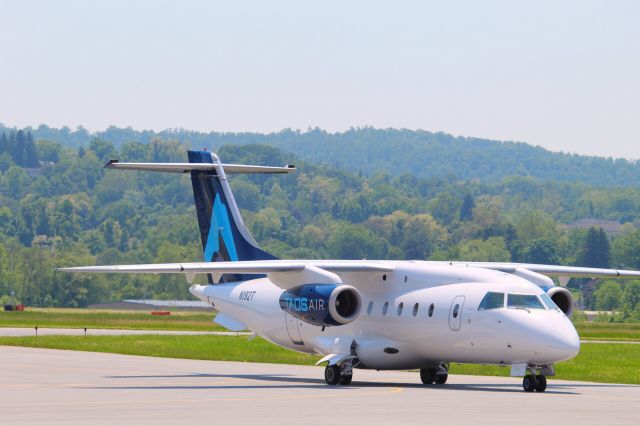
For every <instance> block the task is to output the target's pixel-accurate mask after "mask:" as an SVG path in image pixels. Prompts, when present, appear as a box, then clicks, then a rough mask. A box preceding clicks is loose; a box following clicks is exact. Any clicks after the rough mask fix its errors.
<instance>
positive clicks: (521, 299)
mask: <svg viewBox="0 0 640 426" xmlns="http://www.w3.org/2000/svg"><path fill="white" fill-rule="evenodd" d="M507 308H525V309H544V305H542V302H540V299H538V296H535V295H533V294H508V295H507Z"/></svg>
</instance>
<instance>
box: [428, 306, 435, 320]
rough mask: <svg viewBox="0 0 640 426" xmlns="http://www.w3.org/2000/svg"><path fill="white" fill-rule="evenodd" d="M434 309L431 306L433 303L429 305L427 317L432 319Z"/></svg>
mask: <svg viewBox="0 0 640 426" xmlns="http://www.w3.org/2000/svg"><path fill="white" fill-rule="evenodd" d="M434 308H435V306H433V303H432V304H430V305H429V316H430V317H432V316H433V309H434Z"/></svg>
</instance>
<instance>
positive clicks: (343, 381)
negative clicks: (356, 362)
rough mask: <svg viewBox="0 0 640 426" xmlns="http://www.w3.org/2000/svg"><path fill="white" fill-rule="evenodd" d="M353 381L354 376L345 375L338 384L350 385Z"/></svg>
mask: <svg viewBox="0 0 640 426" xmlns="http://www.w3.org/2000/svg"><path fill="white" fill-rule="evenodd" d="M352 379H353V374H344V375H341V376H340V379H339V380H338V383H340V384H341V385H350V384H351V380H352Z"/></svg>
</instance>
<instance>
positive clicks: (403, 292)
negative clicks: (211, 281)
mask: <svg viewBox="0 0 640 426" xmlns="http://www.w3.org/2000/svg"><path fill="white" fill-rule="evenodd" d="M388 263H390V264H392V265H393V267H394V270H393V272H392V273H372V274H370V275H368V276H366V279H364V280H363V277H362V275H357V274H353V276H352V277H351V278H352V279H353V280H359V281H358V282H355V281H350V277H349V275H348V274H345V275H344V276H343V282H344V283H345V284H352V285H354V286H356V287H357V288H358V289H359V291H360V293H361V297H362V300H361V310H360V312H359V315H358V317H357V318H356V319H355V320H354V321H352V322H350V323H348V324H344V325H340V326H333V327H319V326H317V325H312V324H308V323H306V322H304V321H302V320H300V319H298V318H296V317H294V316H292V315H291V314H289V313H287V312H285V311H284V310H283V309H282V308H281V306H280V304H279V299H280V296H281V294H282V289H281V288H280V287H278V286H276V285H274V284H273V283H272V282H271V281H270V280H269V279H268V278H258V279H254V280H249V281H243V282H235V283H225V284H216V285H207V286H197V285H196V286H193V287H192V288H191V291H192V293H193V294H194V295H196V296H198V297H199V298H200V299H202V300H205V301H206V302H207V303H210V304H212V306H214V307H215V309H217V310H218V311H220V312H221V313H223V314H225V315H228V316H230V317H232V318H233V319H235V320H236V321H238V322H240V323H242V324H243V325H245V326H246V327H247V328H248V329H249V330H251V331H253V332H255V333H257V334H258V335H259V336H261V337H263V338H265V339H267V340H269V341H271V342H273V343H275V344H278V345H280V346H283V347H286V348H289V349H293V350H296V351H300V352H306V353H314V354H320V355H328V354H340V353H342V354H344V353H346V354H349V353H352V354H355V355H356V356H357V358H358V361H359V363H360V365H359V366H360V367H364V368H373V369H380V370H382V369H411V368H421V367H423V366H425V365H430V364H433V363H437V362H459V363H486V364H497V365H512V364H519V363H529V364H536V365H542V364H549V363H554V362H557V361H561V360H564V359H568V358H572V357H573V356H575V355H576V354H577V352H578V350H579V347H580V342H579V339H578V335H577V333H576V330H575V328H574V327H573V324H572V323H571V321H570V320H569V318H568V317H567V316H566V315H565V314H564V313H563V312H562V311H560V310H559V309H549V308H547V307H546V306H544V307H543V309H528V308H521V307H520V308H510V307H507V306H506V305H507V304H506V303H505V307H502V308H497V309H489V310H479V305H480V303H481V301H482V300H483V297H485V295H486V294H487V293H488V292H495V293H500V294H504V295H509V294H513V295H541V294H543V293H544V291H543V290H542V289H541V288H540V287H539V286H538V285H536V284H533V283H531V282H530V281H527V280H525V279H523V278H521V277H518V276H514V275H513V274H507V273H503V272H499V271H493V270H486V269H481V268H469V267H460V266H455V265H444V264H443V265H435V264H431V263H429V262H411V261H396V262H388ZM311 303H313V301H312V302H311ZM316 303H317V302H316ZM307 308H308V307H307ZM312 308H313V305H312V306H311V309H312Z"/></svg>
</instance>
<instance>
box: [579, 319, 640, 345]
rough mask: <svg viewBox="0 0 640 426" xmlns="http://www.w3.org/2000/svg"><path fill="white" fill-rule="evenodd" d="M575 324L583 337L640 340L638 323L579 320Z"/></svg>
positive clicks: (639, 325)
mask: <svg viewBox="0 0 640 426" xmlns="http://www.w3.org/2000/svg"><path fill="white" fill-rule="evenodd" d="M575 326H576V330H578V334H579V335H580V338H581V339H591V340H634V341H640V324H638V323H611V322H578V323H576V324H575Z"/></svg>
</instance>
